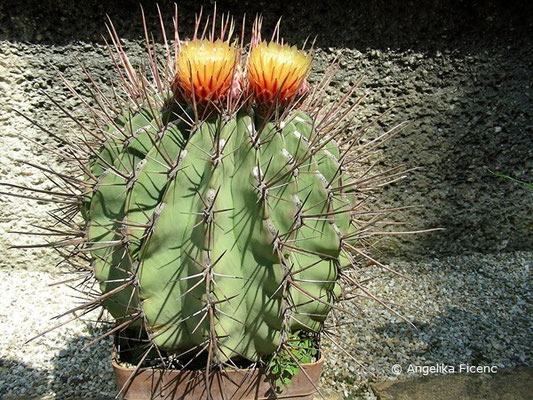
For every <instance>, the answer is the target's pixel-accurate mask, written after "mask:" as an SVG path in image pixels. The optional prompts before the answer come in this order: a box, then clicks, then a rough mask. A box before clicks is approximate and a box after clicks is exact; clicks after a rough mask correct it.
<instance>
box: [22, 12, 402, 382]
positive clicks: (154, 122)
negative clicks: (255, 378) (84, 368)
mask: <svg viewBox="0 0 533 400" xmlns="http://www.w3.org/2000/svg"><path fill="white" fill-rule="evenodd" d="M160 17H161V15H160ZM162 19H163V18H162V17H161V20H162ZM176 21H177V12H176V15H175V16H174V22H175V26H174V28H175V29H174V37H173V40H167V36H166V34H165V29H164V26H163V24H161V25H162V26H161V27H162V32H163V38H164V40H165V44H164V48H165V49H166V50H165V51H164V52H163V54H162V55H160V54H157V51H156V48H155V47H154V46H153V44H152V42H151V40H149V36H150V35H149V34H148V32H145V33H146V45H147V50H148V52H147V53H148V63H147V65H148V70H144V71H139V70H137V69H136V68H134V67H133V66H132V63H131V62H130V61H129V59H128V57H127V55H126V53H125V52H124V50H123V48H122V45H121V41H120V39H119V37H118V35H117V33H116V31H115V29H114V27H113V25H112V24H111V25H110V27H109V30H110V32H111V39H112V43H111V45H110V46H109V50H110V52H111V54H112V57H113V62H114V64H115V66H116V68H117V71H118V77H119V78H118V79H120V82H121V85H120V88H121V91H119V90H116V91H114V92H113V93H114V96H113V98H107V97H105V96H104V94H103V93H104V91H103V90H101V89H100V88H99V87H98V86H97V85H96V83H95V82H94V80H92V79H91V78H90V76H89V75H88V78H89V81H90V82H91V84H92V85H93V89H92V90H91V92H92V94H93V96H94V104H95V106H92V107H91V106H89V105H88V104H87V103H85V104H86V105H88V106H89V110H90V111H91V113H92V114H93V116H94V120H95V121H96V123H95V127H93V128H88V127H86V126H85V125H83V124H81V123H80V122H79V121H76V122H77V123H78V125H79V126H80V128H81V134H80V135H79V136H78V137H77V138H76V139H68V138H65V139H64V140H63V141H64V144H65V146H64V149H65V150H61V151H60V153H61V154H63V155H64V156H65V159H67V160H69V161H74V164H75V165H76V167H77V168H78V170H79V171H81V172H80V174H79V175H74V176H67V175H65V174H59V173H57V174H56V175H57V177H58V179H55V180H54V181H53V182H54V183H55V184H56V185H57V186H58V187H60V188H61V189H62V192H60V191H59V190H57V191H53V192H46V193H48V194H49V195H50V196H51V201H57V202H58V203H59V204H60V208H58V209H57V210H54V211H53V212H52V213H51V215H52V216H53V217H54V218H55V219H56V221H57V223H59V224H63V225H65V226H67V227H68V230H67V231H68V232H74V235H75V238H74V239H71V238H68V239H65V240H61V241H57V242H53V243H51V244H50V245H51V246H52V247H54V248H56V249H58V251H59V253H60V254H62V255H64V256H65V259H66V260H67V262H68V263H69V264H70V265H74V266H77V267H80V266H81V267H80V268H82V269H84V268H85V269H88V270H89V271H90V275H91V276H93V277H94V278H96V280H97V281H98V283H99V288H100V292H101V293H98V294H94V289H93V288H91V289H90V290H89V291H88V292H89V295H90V296H93V298H92V299H90V301H88V302H87V303H85V304H83V305H81V306H78V307H76V308H75V309H73V310H70V311H69V312H72V313H74V312H76V311H78V310H82V309H85V310H86V311H90V310H93V309H95V308H96V307H97V306H104V307H105V308H106V309H107V310H108V311H109V313H110V314H111V315H112V317H113V318H114V319H115V320H116V324H115V327H114V328H113V329H112V330H111V331H110V332H108V333H107V334H110V333H114V334H117V335H118V340H121V338H124V337H128V335H131V336H130V337H131V338H132V339H134V340H133V342H132V343H137V350H135V349H133V350H131V354H130V356H131V357H130V359H131V360H132V361H133V362H135V363H138V365H139V366H141V365H145V364H146V363H145V361H148V360H150V359H156V358H159V359H160V360H162V365H164V366H176V365H177V366H187V365H190V363H191V362H193V361H194V363H193V364H191V365H196V366H197V367H199V368H205V370H206V371H207V372H209V371H210V370H215V369H218V370H221V369H224V368H227V367H235V366H236V365H237V364H239V365H242V363H248V365H259V366H269V367H271V369H272V370H273V371H277V373H278V375H279V376H281V377H283V379H284V381H282V383H283V382H286V381H287V379H288V378H287V375H288V376H289V378H290V375H291V374H293V373H294V371H295V369H294V368H292V367H291V368H292V369H291V368H289V367H290V365H289V367H287V365H288V364H291V363H292V364H294V363H296V364H299V363H300V362H303V360H304V359H305V360H308V361H309V360H310V361H313V360H311V359H310V358H309V356H310V355H311V354H312V355H314V356H315V357H316V356H317V351H316V349H317V347H316V346H317V345H318V340H319V337H320V335H321V334H327V331H325V330H324V324H325V321H326V317H327V316H328V313H329V312H330V311H332V310H338V311H345V309H344V308H343V307H341V306H340V305H339V302H340V301H341V300H346V299H347V300H350V299H351V298H353V296H352V295H351V293H353V292H354V291H355V290H358V289H360V290H363V292H364V293H365V295H368V292H366V289H364V288H363V286H362V284H361V281H362V280H363V279H362V278H361V275H360V271H361V270H360V268H359V265H360V262H359V261H358V260H360V259H363V260H365V259H366V260H367V261H368V260H370V261H372V262H373V263H377V262H375V261H374V260H373V259H372V258H371V257H370V256H368V255H366V253H365V251H364V250H363V249H362V248H361V246H360V244H359V242H360V241H361V232H365V233H367V232H368V230H369V229H370V227H371V226H372V225H374V224H375V221H376V220H377V216H378V215H380V214H379V212H375V211H374V212H369V211H368V207H367V206H366V202H365V201H366V199H367V197H366V194H365V193H368V189H369V188H372V187H373V186H372V185H374V184H375V183H376V182H377V183H378V186H379V185H383V184H384V183H386V181H387V180H397V179H398V175H399V173H398V170H397V169H396V168H393V169H391V170H390V171H389V172H390V173H389V174H385V173H379V174H376V175H374V178H372V176H369V175H370V174H369V173H368V170H366V171H365V173H364V174H363V175H362V176H360V177H359V178H353V177H350V176H348V175H347V174H346V169H347V168H350V167H351V166H352V165H353V163H354V162H357V160H359V159H365V158H367V157H368V154H369V153H370V152H371V151H372V150H373V149H375V148H376V147H377V146H378V145H379V141H380V139H381V140H382V139H383V138H384V137H388V136H387V135H390V133H391V132H392V133H394V130H391V131H389V132H388V133H386V134H383V135H382V136H381V137H380V138H378V139H376V140H373V141H371V142H369V143H367V144H366V145H364V146H363V148H362V149H361V148H358V147H357V146H358V140H357V137H356V136H355V137H354V136H353V135H348V134H347V128H348V127H350V126H351V114H350V112H351V110H352V109H353V107H355V106H356V105H357V104H358V103H359V100H360V99H359V100H358V99H353V98H352V97H353V96H352V95H353V93H354V91H355V88H356V87H357V85H354V88H353V89H351V90H350V91H349V92H348V93H347V94H346V95H345V96H344V97H343V98H342V99H341V100H340V101H339V102H338V103H334V104H333V105H331V104H329V105H324V104H323V99H324V97H325V94H326V91H327V89H328V85H329V83H330V82H331V80H332V78H333V75H334V73H335V69H336V65H335V64H332V65H331V67H329V68H328V69H327V70H326V72H325V76H324V77H323V78H322V80H320V81H319V82H318V83H317V84H315V85H313V86H310V85H309V83H308V74H309V72H310V69H311V58H312V57H311V56H312V51H311V49H308V50H305V49H298V48H296V47H294V46H290V45H288V44H285V43H284V41H283V40H282V39H280V37H279V26H276V29H275V30H274V34H273V35H272V38H271V40H263V39H262V38H261V19H260V18H258V19H256V21H255V23H254V25H253V29H252V35H251V42H250V44H249V45H246V46H243V45H242V43H243V39H242V38H241V39H240V40H234V39H233V30H234V24H233V21H232V20H231V19H230V18H229V17H224V16H223V17H222V18H221V21H216V20H215V17H213V18H212V20H210V21H209V23H207V24H206V25H204V24H201V17H198V18H197V24H196V31H195V33H194V35H193V37H192V39H190V40H185V41H182V40H180V38H179V35H178V33H177V32H178V30H177V24H176ZM145 26H146V25H145ZM200 26H202V27H203V26H205V29H203V33H201V32H202V29H199V27H200ZM215 26H216V28H217V29H216V30H215ZM215 32H219V33H218V36H216V35H215ZM243 32H244V29H243ZM243 36H244V35H243ZM245 49H246V50H245ZM67 87H68V88H69V89H71V90H72V92H73V93H74V94H75V95H77V96H80V95H78V94H77V92H76V91H75V90H74V89H73V87H72V85H70V84H68V83H67ZM79 98H80V99H82V101H85V100H83V97H81V96H80V97H79ZM58 106H59V107H61V106H60V105H58ZM67 115H69V116H70V114H68V112H67ZM367 127H368V125H363V127H362V128H360V129H359V130H358V131H356V132H355V135H357V134H358V133H361V132H363V131H364V130H365V129H366V128H367ZM397 130H398V129H396V131H397ZM339 143H340V144H342V146H340V145H339ZM341 148H342V150H341ZM349 150H351V152H349ZM354 154H355V157H354ZM348 155H349V156H348ZM41 169H42V170H43V171H46V172H47V173H54V171H52V170H50V169H47V168H44V167H43V168H41ZM73 187H78V188H79V187H81V189H79V193H73V189H72V188H73ZM22 189H27V190H32V189H31V188H22ZM37 191H38V192H40V193H42V192H43V191H42V190H37ZM71 198H73V199H72V200H71ZM49 201H50V200H49ZM70 203H71V204H70ZM77 211H81V215H82V217H83V221H82V222H81V225H76V224H75V222H74V221H75V220H73V215H75V214H76V212H77ZM74 226H76V228H75V229H74V231H73V227H74ZM51 231H52V232H54V233H55V232H58V230H57V227H54V228H53V229H51ZM69 234H71V233H69ZM366 237H368V236H366ZM69 246H70V248H71V251H70V252H67V251H66V250H65V249H66V248H67V247H69ZM80 259H81V261H80ZM73 260H74V261H73ZM365 262H366V261H365ZM377 264H379V263H377ZM87 265H88V267H87ZM379 265H380V266H381V264H379ZM360 278H361V279H360ZM369 296H370V295H369ZM67 313H68V312H67ZM67 313H65V314H67ZM107 334H106V335H107ZM104 336H105V335H104ZM302 348H304V349H307V350H306V351H307V353H306V351H303V350H302ZM303 353H305V354H303ZM311 358H312V357H311ZM315 359H316V358H315ZM198 360H201V361H202V362H201V363H198ZM306 362H307V361H306ZM143 363H144V364H143ZM150 365H154V364H150ZM287 371H288V372H287ZM207 375H208V374H206V376H207Z"/></svg>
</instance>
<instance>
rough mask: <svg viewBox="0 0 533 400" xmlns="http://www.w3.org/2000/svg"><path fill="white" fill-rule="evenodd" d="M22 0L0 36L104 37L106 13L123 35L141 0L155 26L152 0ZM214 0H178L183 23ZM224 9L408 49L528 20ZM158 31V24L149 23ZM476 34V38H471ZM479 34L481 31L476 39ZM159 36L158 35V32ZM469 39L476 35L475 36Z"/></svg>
mask: <svg viewBox="0 0 533 400" xmlns="http://www.w3.org/2000/svg"><path fill="white" fill-rule="evenodd" d="M29 3H32V4H31V5H30V6H28V5H27V2H25V3H21V2H19V1H15V0H7V1H3V2H2V4H1V5H0V22H1V23H0V38H2V39H5V40H11V41H27V42H33V43H46V44H65V43H68V42H72V41H85V42H91V41H93V42H98V43H101V40H102V38H101V34H102V26H103V24H104V22H106V21H107V18H106V14H108V15H109V16H110V17H111V19H112V21H113V23H114V24H115V26H116V27H117V29H118V31H119V32H120V35H121V37H123V38H127V39H136V38H138V37H139V36H140V35H141V34H142V27H141V25H140V24H137V23H135V24H132V23H131V22H132V18H133V19H135V21H136V22H137V20H139V21H140V11H139V3H141V4H142V6H143V8H144V10H145V14H146V16H147V18H148V22H149V24H148V25H149V26H152V27H157V26H158V17H157V8H156V2H153V1H145V0H122V1H113V2H100V1H96V0H87V1H84V3H83V7H80V6H79V2H76V1H68V0H60V1H57V0H41V1H30V2H29ZM159 4H160V8H161V10H162V13H163V15H166V16H169V18H168V23H169V26H170V23H171V21H170V16H171V15H173V12H174V11H173V10H174V2H173V1H168V0H160V1H159ZM213 4H214V2H213V1H206V0H203V1H180V2H179V11H180V24H182V25H181V26H183V27H184V28H186V29H187V31H190V27H191V26H192V25H193V24H194V18H193V16H194V14H195V13H197V12H198V11H199V9H200V7H201V6H202V5H203V6H204V7H205V11H207V12H208V13H209V12H211V10H212V8H213ZM217 8H218V10H219V11H221V12H230V13H231V14H232V15H233V16H235V17H236V18H237V20H238V21H240V19H241V18H242V16H243V15H244V14H246V15H247V16H248V19H250V18H252V17H253V16H255V15H256V14H262V15H263V16H264V17H265V21H264V27H265V28H266V31H271V30H272V28H273V27H274V25H275V23H276V21H277V20H278V18H280V17H283V32H284V36H285V37H286V38H287V39H290V41H292V42H303V41H304V40H305V39H306V38H314V37H315V36H317V45H318V46H319V47H327V46H336V47H355V48H366V47H370V48H403V49H413V50H428V49H441V50H442V49H443V48H458V47H463V46H467V47H468V48H470V49H479V46H480V45H481V46H483V45H487V42H486V41H485V40H483V37H482V35H480V33H482V34H487V33H488V34H489V35H491V36H493V37H495V38H498V39H499V40H505V38H506V37H507V36H508V35H513V32H511V31H510V30H509V28H510V27H513V29H515V28H517V29H526V28H527V27H528V26H530V23H531V21H530V19H529V18H528V17H529V15H531V12H530V7H529V6H528V5H527V2H523V1H508V2H505V3H502V2H498V1H487V2H474V3H473V2H470V1H467V0H464V1H455V2H449V1H444V0H425V1H413V0H411V1H402V0H396V1H388V0H366V1H357V2H346V1H328V2H324V1H291V2H287V1H268V2H267V1H250V0H245V1H239V0H221V1H218V2H217ZM152 30H153V31H154V32H157V30H156V29H152ZM473 38H474V39H473ZM476 38H479V39H481V42H477V41H476ZM156 39H159V38H157V37H156ZM472 39H473V40H472Z"/></svg>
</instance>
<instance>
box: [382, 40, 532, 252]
mask: <svg viewBox="0 0 533 400" xmlns="http://www.w3.org/2000/svg"><path fill="white" fill-rule="evenodd" d="M531 49H532V46H531V43H529V44H528V46H524V47H523V48H516V47H511V46H499V47H494V48H492V49H490V51H489V50H487V51H484V52H480V53H476V54H458V53H454V52H443V53H441V54H440V55H436V56H435V57H433V58H432V59H428V58H424V59H420V60H417V61H415V63H414V65H413V66H412V67H411V71H409V72H406V73H403V75H402V74H398V75H397V79H398V80H402V86H403V88H402V91H401V92H400V93H399V94H398V95H396V97H395V98H394V101H395V103H396V106H395V110H397V111H398V114H397V118H398V119H400V120H402V119H404V120H410V121H412V128H411V129H410V131H409V132H407V133H405V134H403V135H401V136H400V137H398V138H395V139H394V140H392V141H391V142H390V143H388V144H387V147H386V149H385V158H386V160H387V162H388V163H390V164H391V165H395V164H401V163H406V164H407V165H409V166H415V167H421V171H418V172H414V173H413V174H411V176H410V177H409V178H408V179H407V181H404V182H402V183H400V184H399V185H396V186H392V187H390V188H386V189H385V192H384V196H383V199H384V201H385V202H388V203H389V205H410V204H413V205H420V206H422V207H423V209H422V210H418V211H417V210H415V211H409V212H408V213H405V215H404V216H403V217H404V220H405V221H406V222H408V223H410V224H412V225H413V226H415V227H417V228H430V227H441V228H444V229H445V230H444V231H443V232H438V233H432V234H425V235H411V236H404V237H395V238H394V239H393V240H391V241H389V244H390V247H391V249H392V250H393V253H396V255H401V256H405V255H409V254H406V252H405V249H406V248H408V249H410V251H412V252H413V255H415V256H419V255H434V254H441V255H444V254H457V253H461V252H464V251H481V252H498V251H509V250H519V249H525V250H528V249H532V248H533V191H531V190H530V189H528V188H527V187H526V186H524V185H520V184H517V183H515V182H512V181H510V180H507V179H503V178H500V177H497V176H495V175H494V174H493V173H492V172H497V173H503V174H507V175H511V176H512V177H514V178H516V179H519V180H522V181H526V182H533V129H532V127H531V125H530V121H531V118H532V117H533V97H532V96H533V88H532V87H531V86H530V85H531V76H532V74H533V61H532V60H531V59H530V57H529V55H528V54H530V51H531ZM373 78H374V77H373ZM384 78H385V77H384V76H382V75H378V76H377V80H381V79H384ZM403 78H405V79H403ZM380 90H382V88H379V89H378V91H380ZM395 249H397V250H396V251H394V250H395Z"/></svg>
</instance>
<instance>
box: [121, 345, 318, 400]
mask: <svg viewBox="0 0 533 400" xmlns="http://www.w3.org/2000/svg"><path fill="white" fill-rule="evenodd" d="M323 364H324V357H323V356H321V357H320V359H319V360H318V361H316V362H314V363H310V364H304V365H303V369H304V370H305V372H306V373H307V375H308V376H309V378H311V380H312V381H313V383H311V382H309V379H308V378H307V376H306V374H304V373H303V372H302V371H300V372H299V373H298V374H297V375H295V376H294V377H293V378H292V384H291V385H290V386H289V387H288V388H286V389H284V390H283V392H281V393H276V392H275V391H274V390H273V388H272V380H271V379H270V378H269V377H267V376H266V375H265V374H264V371H263V370H261V369H255V370H250V369H242V370H233V371H224V372H217V373H214V374H213V375H212V377H211V383H210V386H211V395H212V399H213V400H263V399H268V400H270V399H298V400H312V399H313V395H314V394H315V393H316V389H315V387H316V386H318V379H319V378H320V374H321V373H322V365H323ZM113 369H114V370H115V378H116V382H117V386H118V388H119V389H120V388H122V386H123V385H124V384H126V382H127V381H128V379H129V378H130V376H131V374H132V373H133V372H134V371H135V369H134V368H124V367H121V366H120V365H118V363H117V362H116V357H115V356H113ZM122 396H123V399H125V400H194V399H202V400H204V399H207V387H206V381H205V374H204V372H203V371H178V370H172V371H165V372H163V371H162V370H159V369H153V368H141V369H140V370H139V371H138V372H137V374H136V375H135V376H134V377H133V379H131V380H130V382H129V383H128V386H127V388H126V389H125V390H124V392H123V393H122Z"/></svg>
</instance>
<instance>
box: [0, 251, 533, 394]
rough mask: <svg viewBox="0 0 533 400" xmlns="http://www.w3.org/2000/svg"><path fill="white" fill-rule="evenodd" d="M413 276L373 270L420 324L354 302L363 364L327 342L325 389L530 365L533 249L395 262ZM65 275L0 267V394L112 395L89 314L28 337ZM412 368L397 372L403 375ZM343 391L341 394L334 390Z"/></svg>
mask: <svg viewBox="0 0 533 400" xmlns="http://www.w3.org/2000/svg"><path fill="white" fill-rule="evenodd" d="M392 267H393V268H395V269H396V270H397V271H398V272H401V273H404V274H407V275H408V276H410V277H411V279H412V280H411V281H408V280H405V279H403V278H398V277H396V276H391V275H390V274H388V273H382V272H380V271H378V270H375V271H374V274H375V277H376V279H375V280H374V281H373V283H371V284H370V286H369V288H370V289H371V290H372V292H373V293H374V294H376V295H379V296H380V297H382V298H384V299H387V300H388V301H392V302H394V303H396V304H397V305H398V307H397V309H399V310H401V312H402V313H403V315H404V316H405V317H407V318H409V319H410V320H411V321H412V322H413V323H414V324H415V325H416V327H417V329H416V330H415V329H413V328H411V327H410V326H409V325H408V324H407V323H406V322H404V321H402V320H401V319H400V318H398V317H396V316H394V315H393V314H391V313H390V312H387V311H385V310H383V309H382V307H380V306H379V305H377V304H375V303H374V302H370V301H368V300H361V301H360V302H358V307H359V308H356V307H350V309H351V310H352V311H353V312H354V313H357V315H359V317H358V318H352V317H350V318H346V319H344V320H339V322H342V323H345V324H346V325H344V326H343V327H342V328H339V330H338V331H337V338H336V339H335V340H338V341H339V342H340V343H342V346H343V348H344V349H345V350H346V351H347V352H348V353H350V354H352V355H353V356H354V357H355V358H356V359H357V360H358V361H359V362H360V363H361V364H362V365H363V366H364V367H365V368H366V371H365V370H364V369H362V368H361V367H359V366H358V365H357V364H356V363H355V362H354V361H352V360H351V359H350V358H349V357H348V356H346V355H345V354H344V353H343V352H342V351H340V350H339V349H338V348H336V347H335V346H334V345H333V343H332V342H331V341H329V340H325V351H326V355H327V363H326V366H325V371H324V376H323V379H322V384H321V386H322V388H323V390H324V393H325V394H326V395H333V394H337V396H338V395H339V394H342V396H344V398H348V399H375V397H374V395H373V394H372V391H371V389H370V384H371V383H373V382H380V381H384V380H388V379H395V378H396V376H395V375H394V374H393V373H392V371H391V367H392V365H394V364H400V365H401V366H402V367H403V369H404V371H406V370H407V368H408V366H409V364H413V365H434V364H436V363H444V364H447V365H456V366H457V365H459V364H461V363H468V364H471V365H497V366H498V367H499V368H513V367H516V366H519V365H529V366H531V365H533V359H532V351H531V343H533V322H532V320H531V315H532V314H533V307H532V302H531V267H533V253H531V252H514V253H504V254H500V255H483V254H473V255H465V256H455V257H447V258H441V259H434V260H431V261H425V262H418V263H406V262H398V263H396V264H394V265H392ZM62 279H65V275H63V274H59V273H49V272H38V271H29V270H15V269H7V268H4V269H0V293H2V296H1V297H0V310H1V311H0V325H1V326H2V335H0V396H1V397H2V398H3V399H4V398H5V399H9V398H16V397H18V396H27V398H35V397H38V398H42V399H48V398H58V399H68V398H76V397H77V396H84V398H88V397H89V398H95V399H98V398H106V397H109V396H112V395H113V394H114V393H115V388H114V381H113V373H112V370H111V365H110V348H111V342H110V341H109V340H103V341H102V342H100V343H98V344H96V345H94V346H92V347H90V348H88V349H86V350H82V349H81V347H82V346H83V345H84V344H85V343H88V342H89V341H90V340H91V339H92V338H94V337H97V336H98V334H99V333H101V332H102V329H101V328H99V327H95V325H94V323H93V322H91V318H93V319H94V318H95V316H96V315H91V316H90V317H89V318H88V319H86V320H84V321H77V322H74V323H72V324H69V325H67V326H64V327H62V328H59V329H57V330H55V331H52V332H50V333H49V334H47V335H45V336H43V337H41V338H39V339H37V340H35V341H32V342H30V343H28V344H25V341H26V340H28V339H29V338H31V337H32V336H34V335H36V334H38V333H39V332H42V331H43V330H45V329H46V328H48V327H51V326H52V325H53V324H54V323H55V322H54V321H51V318H52V317H53V316H55V315H57V314H59V313H61V312H62V311H65V310H66V309H68V308H70V307H73V306H75V305H76V304H77V303H78V302H79V301H80V300H79V299H78V298H76V297H75V296H76V292H75V291H73V290H72V289H71V288H68V287H66V286H64V285H60V286H52V287H50V286H49V284H50V283H53V282H57V281H59V280H62ZM413 376H416V374H409V373H405V374H401V378H406V377H413ZM333 398H338V397H333Z"/></svg>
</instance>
